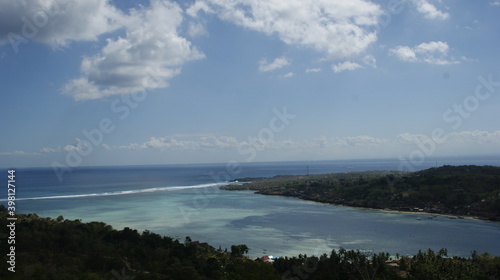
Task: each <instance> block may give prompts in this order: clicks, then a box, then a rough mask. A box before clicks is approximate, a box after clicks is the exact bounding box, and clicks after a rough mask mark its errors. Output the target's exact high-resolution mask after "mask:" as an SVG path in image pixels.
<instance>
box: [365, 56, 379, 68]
mask: <svg viewBox="0 0 500 280" xmlns="http://www.w3.org/2000/svg"><path fill="white" fill-rule="evenodd" d="M362 61H363V63H364V64H365V65H367V66H370V67H372V68H377V59H376V58H375V57H374V56H373V55H366V56H365V57H363V59H362Z"/></svg>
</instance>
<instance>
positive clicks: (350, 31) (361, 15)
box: [187, 0, 382, 59]
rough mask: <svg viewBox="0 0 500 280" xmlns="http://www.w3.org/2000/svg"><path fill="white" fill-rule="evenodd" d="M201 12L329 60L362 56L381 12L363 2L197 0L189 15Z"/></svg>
mask: <svg viewBox="0 0 500 280" xmlns="http://www.w3.org/2000/svg"><path fill="white" fill-rule="evenodd" d="M201 11H203V12H204V13H207V14H215V15H216V16H217V17H219V18H220V19H222V20H225V21H228V22H231V23H234V24H236V25H239V26H242V27H245V28H247V29H250V30H255V31H258V32H262V33H265V34H267V35H270V36H277V37H278V38H279V39H280V40H281V41H283V42H285V43H286V44H293V45H300V46H305V47H310V48H313V49H315V50H317V51H320V52H324V53H326V56H327V58H329V59H336V58H346V57H349V56H353V55H358V54H360V53H362V52H364V51H365V50H366V49H367V48H368V47H369V46H370V45H371V44H372V43H374V42H375V41H376V40H377V35H376V33H375V32H373V31H370V29H373V28H372V27H373V26H376V25H377V24H378V19H379V16H380V15H381V13H382V10H381V8H380V6H379V5H377V4H374V3H371V2H369V1H365V0H350V1H330V0H318V1H302V0H290V1H283V0H255V1H247V0H197V1H196V2H195V3H194V4H193V5H192V6H191V7H190V8H188V10H187V13H188V14H189V15H191V16H193V17H198V16H200V12H201Z"/></svg>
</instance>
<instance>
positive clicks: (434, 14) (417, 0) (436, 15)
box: [412, 0, 450, 20]
mask: <svg viewBox="0 0 500 280" xmlns="http://www.w3.org/2000/svg"><path fill="white" fill-rule="evenodd" d="M412 2H413V4H414V5H415V6H416V8H417V11H418V12H419V13H421V14H423V15H424V17H425V18H428V19H436V20H445V19H448V18H449V17H450V14H449V13H445V12H442V11H440V10H438V9H437V8H436V6H434V5H432V4H431V3H429V0H413V1H412Z"/></svg>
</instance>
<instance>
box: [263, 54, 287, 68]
mask: <svg viewBox="0 0 500 280" xmlns="http://www.w3.org/2000/svg"><path fill="white" fill-rule="evenodd" d="M287 65H290V60H289V59H288V58H286V57H284V56H282V57H277V58H275V59H274V60H273V61H272V62H268V61H267V59H265V58H263V59H261V60H260V61H259V71H260V72H268V71H273V70H276V69H279V68H282V67H285V66H287Z"/></svg>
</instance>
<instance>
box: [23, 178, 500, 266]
mask: <svg viewBox="0 0 500 280" xmlns="http://www.w3.org/2000/svg"><path fill="white" fill-rule="evenodd" d="M21 202H23V201H21ZM21 205H22V209H23V212H25V213H33V212H35V213H37V214H38V215H40V216H51V217H57V216H59V215H61V214H62V215H64V217H65V218H68V219H82V220H83V221H104V222H106V223H108V224H111V225H112V226H113V227H114V228H117V229H121V228H123V227H130V228H135V229H138V230H139V231H142V230H145V229H149V230H151V231H153V232H156V233H159V234H162V235H167V236H171V237H175V238H179V239H180V240H181V241H182V240H184V238H185V237H186V236H190V237H191V238H192V240H199V241H202V242H208V243H209V244H211V245H212V246H214V247H218V246H221V247H222V248H230V246H231V245H234V244H247V245H248V246H249V247H250V249H251V250H250V253H249V255H250V256H251V257H258V256H261V255H265V254H270V255H276V256H285V255H287V256H292V255H298V254H308V255H312V254H315V255H318V254H322V253H328V252H330V251H331V250H332V249H338V248H340V247H343V248H346V249H359V250H362V251H369V252H371V251H374V252H381V251H383V252H389V253H391V254H395V253H399V254H415V253H416V252H418V250H427V248H432V249H434V250H439V249H440V248H447V249H448V252H449V254H450V255H458V256H470V253H471V252H472V251H473V250H476V251H478V252H489V253H491V254H493V255H500V246H499V245H500V241H499V239H498V236H500V223H495V222H486V221H480V220H467V219H449V218H446V217H436V218H432V219H429V218H430V217H431V216H430V215H412V214H404V213H387V212H381V211H374V210H366V209H357V208H351V207H341V206H333V205H327V204H321V203H315V202H310V201H303V200H299V199H296V198H287V197H278V196H264V195H258V194H254V193H253V192H249V191H238V192H232V191H223V190H218V189H217V188H214V187H210V188H199V189H183V190H171V191H162V192H150V193H149V192H148V193H136V194H129V195H119V196H101V197H81V198H71V199H44V200H29V201H24V203H22V204H21Z"/></svg>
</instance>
